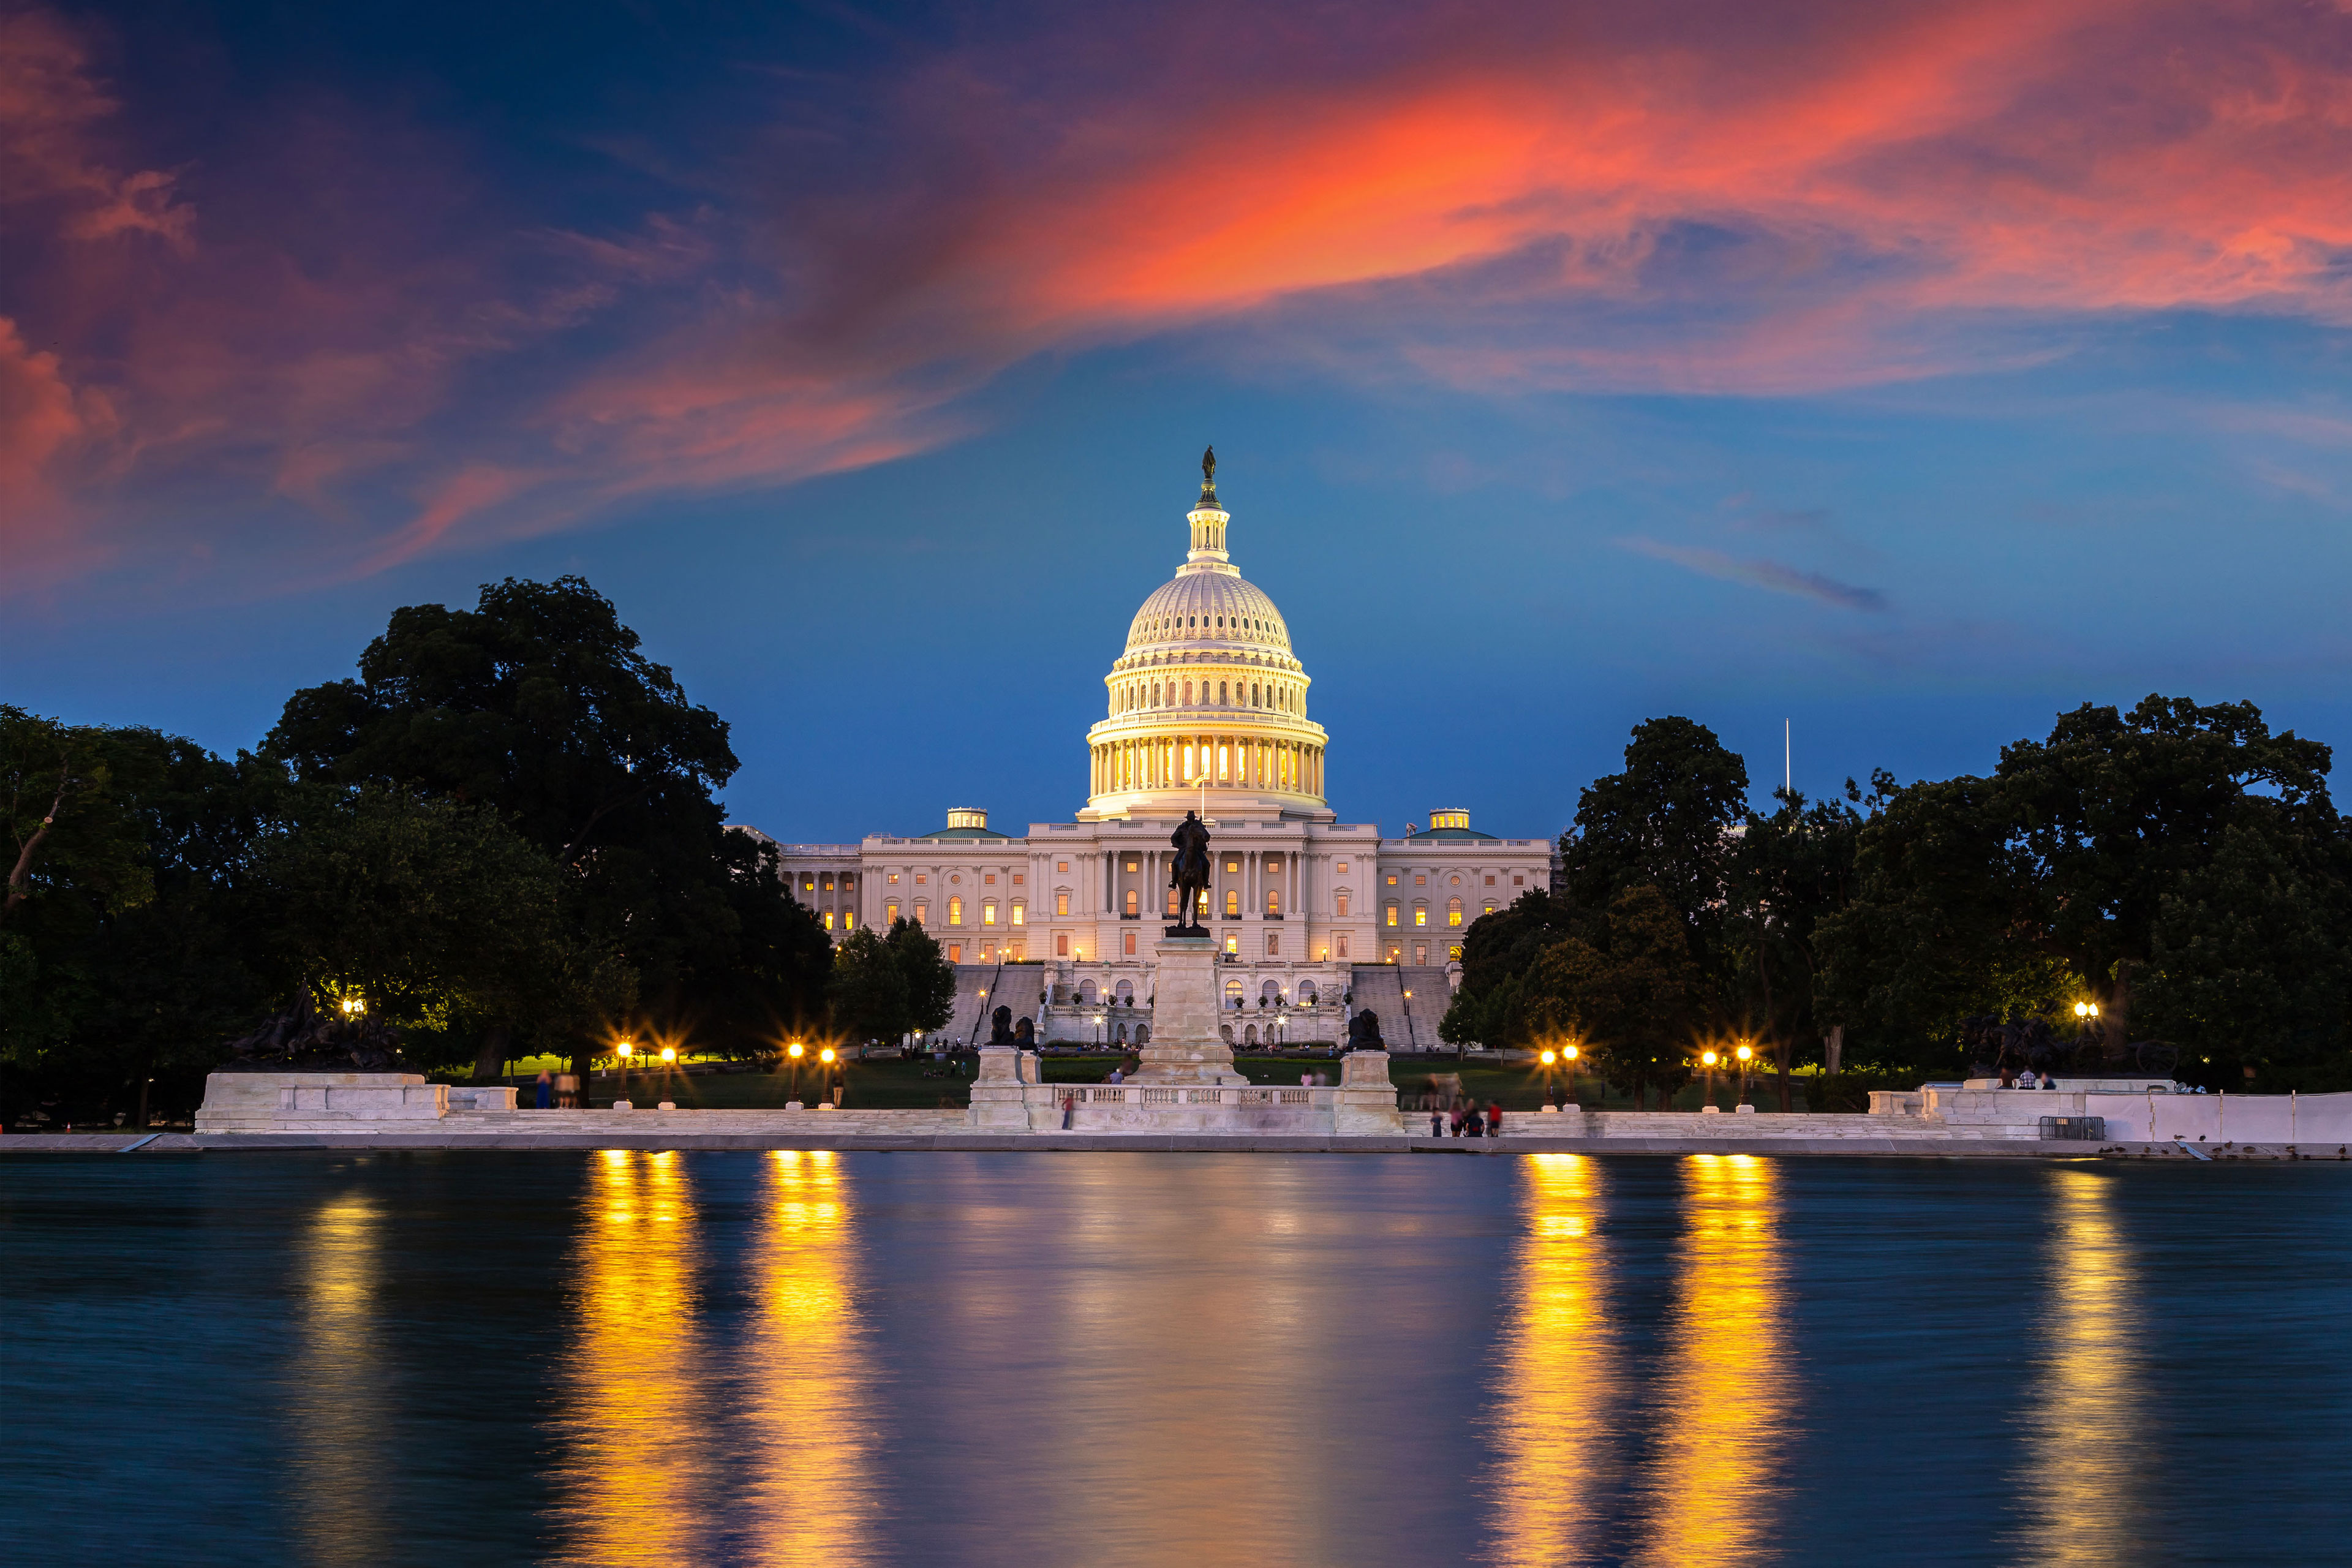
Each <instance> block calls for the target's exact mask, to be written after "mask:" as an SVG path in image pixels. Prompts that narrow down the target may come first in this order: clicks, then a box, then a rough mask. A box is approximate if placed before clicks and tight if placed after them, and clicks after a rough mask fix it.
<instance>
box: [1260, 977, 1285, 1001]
mask: <svg viewBox="0 0 2352 1568" xmlns="http://www.w3.org/2000/svg"><path fill="white" fill-rule="evenodd" d="M1257 994H1258V1000H1260V1001H1262V1002H1279V1001H1281V1000H1282V982H1281V981H1279V980H1269V981H1267V982H1266V983H1265V984H1263V985H1261V986H1259V987H1258V988H1257Z"/></svg>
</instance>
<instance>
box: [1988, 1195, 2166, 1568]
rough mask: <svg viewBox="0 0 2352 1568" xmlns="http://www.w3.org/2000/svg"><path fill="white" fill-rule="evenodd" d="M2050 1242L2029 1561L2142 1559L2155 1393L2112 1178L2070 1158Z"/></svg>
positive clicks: (2024, 1478)
mask: <svg viewBox="0 0 2352 1568" xmlns="http://www.w3.org/2000/svg"><path fill="white" fill-rule="evenodd" d="M2049 1179H2050V1185H2051V1187H2052V1189H2053V1190H2052V1193H2051V1197H2050V1206H2049V1210H2048V1213H2047V1215H2046V1216H2045V1217H2046V1219H2047V1221H2048V1228H2047V1233H2046V1237H2045V1239H2044V1241H2043V1243H2042V1247H2043V1251H2044V1254H2045V1258H2046V1268H2047V1270H2048V1279H2049V1298H2048V1299H2049V1303H2050V1306H2049V1310H2047V1311H2046V1312H2044V1313H2042V1315H2041V1317H2040V1320H2039V1321H2038V1323H2037V1324H2036V1325H2035V1326H2034V1328H2033V1330H2032V1332H2033V1333H2034V1335H2035V1336H2036V1337H2037V1338H2039V1339H2041V1340H2042V1351H2043V1352H2044V1353H2043V1355H2042V1365H2041V1367H2040V1372H2041V1376H2040V1378H2039V1379H2038V1380H2037V1382H2036V1384H2035V1386H2034V1397H2033V1400H2032V1405H2031V1407H2030V1409H2029V1412H2028V1414H2027V1415H2026V1418H2025V1432H2026V1441H2025V1453H2024V1461H2025V1462H2024V1463H2023V1464H2022V1465H2021V1466H2020V1467H2019V1468H2018V1469H2017V1470H2016V1471H2015V1472H2014V1475H2013V1478H2012V1479H2013V1480H2014V1482H2015V1485H2016V1488H2017V1493H2018V1496H2019V1499H2020V1501H2021V1509H2022V1511H2023V1512H2024V1513H2025V1515H2026V1520H2025V1525H2024V1528H2023V1530H2022V1531H2021V1532H2020V1539H2019V1546H2020V1548H2021V1557H2020V1559H2019V1561H2021V1562H2023V1563H2054V1564H2082V1565H2084V1568H2104V1565H2106V1564H2114V1563H2137V1562H2140V1561H2143V1560H2144V1558H2143V1553H2144V1552H2145V1548H2146V1543H2147V1535H2148V1531H2147V1524H2146V1521H2145V1519H2144V1517H2143V1515H2144V1513H2145V1509H2144V1506H2143V1501H2142V1498H2141V1487H2142V1486H2143V1484H2144V1483H2145V1479H2146V1478H2147V1475H2148V1473H2149V1472H2148V1458H2147V1428H2146V1422H2147V1409H2146V1405H2147V1397H2146V1394H2145V1391H2144V1390H2143V1389H2142V1388H2141V1386H2140V1372H2139V1365H2138V1361H2139V1339H2140V1335H2141V1334H2142V1333H2143V1332H2145V1331H2147V1330H2148V1329H2149V1327H2150V1326H2151V1325H2148V1324H2147V1323H2144V1322H2140V1321H2136V1320H2135V1317H2134V1303H2135V1301H2136V1300H2137V1297H2138V1294H2139V1291H2138V1281H2137V1279H2135V1278H2134V1271H2133V1267H2132V1256H2131V1249H2130V1247H2128V1246H2126V1243H2125V1241H2124V1238H2123V1236H2122V1234H2121V1226H2120V1225H2119V1223H2118V1220H2117V1216H2116V1212H2115V1207H2114V1203H2113V1186H2114V1178H2113V1177H2112V1176H2110V1175H2107V1174H2105V1173H2100V1172H2095V1171H2090V1170H2085V1169H2083V1168H2080V1167H2075V1166H2068V1167H2062V1168H2060V1169H2057V1170H2053V1171H2052V1172H2050V1173H2049Z"/></svg>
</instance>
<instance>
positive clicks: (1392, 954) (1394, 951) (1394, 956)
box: [1387, 942, 1404, 963]
mask: <svg viewBox="0 0 2352 1568" xmlns="http://www.w3.org/2000/svg"><path fill="white" fill-rule="evenodd" d="M1403 956H1404V949H1402V948H1401V947H1399V946H1398V945H1397V944H1396V943H1394V942H1391V943H1389V956H1388V959H1387V962H1388V963H1395V962H1396V961H1397V960H1399V959H1401V958H1402V957H1403Z"/></svg>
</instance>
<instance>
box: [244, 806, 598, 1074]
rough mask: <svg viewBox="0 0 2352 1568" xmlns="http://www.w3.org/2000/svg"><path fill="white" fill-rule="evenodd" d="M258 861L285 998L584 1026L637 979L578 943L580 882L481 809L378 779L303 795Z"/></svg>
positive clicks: (447, 1016) (426, 1025) (402, 1018)
mask: <svg viewBox="0 0 2352 1568" xmlns="http://www.w3.org/2000/svg"><path fill="white" fill-rule="evenodd" d="M286 805H288V806H289V807H290V808H291V809H290V810H289V812H288V813H287V815H286V816H284V817H282V818H281V819H280V820H278V822H276V823H274V824H273V825H272V828H273V830H272V831H271V832H270V833H269V834H268V836H267V837H265V838H264V839H263V840H262V841H261V843H260V844H259V846H258V847H257V853H256V856H255V864H254V881H255V889H254V890H255V894H256V896H257V898H258V899H259V900H260V901H261V903H262V905H263V907H264V909H265V910H267V913H266V916H265V920H266V923H267V928H268V934H269V947H270V949H271V951H272V952H273V953H274V955H275V957H276V959H277V961H278V963H279V964H280V965H282V966H285V969H286V970H287V971H290V973H281V974H280V975H279V979H280V980H281V982H282V983H284V984H286V986H287V988H288V989H289V990H290V991H298V992H299V989H301V988H305V987H307V988H309V989H310V990H311V991H312V992H313V994H317V995H319V996H320V997H322V998H325V999H338V998H349V997H359V998H362V999H363V1000H364V1003H365V1005H367V1006H368V1007H369V1008H370V1009H371V1010H372V1011H373V1012H375V1013H376V1014H378V1015H379V1016H384V1017H386V1018H388V1019H389V1020H390V1021H391V1022H394V1023H396V1024H401V1025H404V1026H408V1027H410V1028H422V1029H426V1030H436V1031H446V1030H447V1029H449V1028H450V1027H451V1026H453V1025H457V1024H462V1023H464V1022H466V1021H468V1020H473V1021H478V1022H480V1023H482V1024H486V1025H489V1026H496V1027H499V1028H500V1029H502V1030H503V1031H506V1032H507V1033H508V1034H509V1036H510V1035H511V1033H512V1032H513V1031H516V1030H534V1029H546V1030H550V1031H552V1032H556V1033H558V1034H572V1033H576V1032H580V1031H583V1030H585V1029H587V1028H588V1027H590V1026H593V1024H594V1023H595V1021H596V1020H597V1019H598V1018H600V1017H608V1016H613V1015H614V1014H615V1013H617V1012H619V1011H621V1010H622V1009H624V1008H625V1007H626V1006H627V1005H628V1003H629V1001H630V999H631V998H630V989H631V983H632V981H633V979H634V976H633V975H632V974H631V973H630V972H629V971H628V969H627V967H626V966H625V964H624V963H621V962H620V960H619V958H618V955H617V954H615V953H614V952H611V951H610V950H608V949H605V948H603V947H601V946H599V945H598V944H597V943H595V942H593V941H591V940H588V939H586V938H584V937H583V936H582V934H581V933H580V932H579V931H578V930H577V928H576V925H575V924H574V922H572V921H570V920H569V919H568V918H567V912H566V910H565V908H564V906H565V903H566V901H567V899H568V898H569V897H570V896H571V888H570V886H569V884H570V880H571V879H569V878H568V877H567V876H566V874H565V873H564V872H563V871H562V868H559V867H558V866H557V865H556V864H555V862H554V861H552V860H551V859H549V858H547V857H546V856H545V855H543V854H541V853H540V852H539V851H538V850H537V849H536V848H535V847H532V846H531V845H530V844H529V843H526V842H525V841H524V840H523V838H522V837H520V835H519V834H517V833H515V832H514V831H513V830H512V829H510V828H509V827H508V826H506V825H505V824H504V823H502V822H501V821H499V817H498V815H497V814H496V813H495V812H493V811H491V810H489V809H488V808H486V807H483V806H478V805H464V804H462V803H460V802H457V801H455V800H450V799H446V798H441V799H436V798H432V797H428V796H420V795H410V794H408V793H407V792H405V791H403V790H398V789H394V788H391V787H389V786H386V785H383V784H364V785H362V786H360V787H359V788H357V789H352V790H345V789H341V788H338V787H335V786H331V785H313V786H310V787H307V788H303V789H299V790H296V791H293V792H290V794H289V796H288V799H287V802H286Z"/></svg>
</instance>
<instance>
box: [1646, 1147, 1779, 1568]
mask: <svg viewBox="0 0 2352 1568" xmlns="http://www.w3.org/2000/svg"><path fill="white" fill-rule="evenodd" d="M1779 1171H1780V1166H1779V1164H1778V1163H1776V1162H1774V1161H1770V1160H1763V1159H1759V1158H1756V1157H1755V1156H1753V1155H1748V1154H1696V1155H1693V1156H1691V1157H1690V1158H1689V1159H1688V1160H1687V1161H1685V1163H1684V1165H1683V1173H1684V1194H1683V1213H1684V1216H1685V1225H1686V1226H1687V1229H1686V1232H1685V1238H1684V1242H1683V1248H1682V1258H1681V1261H1680V1269H1679V1273H1678V1276H1677V1279H1676V1282H1675V1302H1674V1307H1673V1309H1672V1311H1671V1313H1670V1315H1669V1318H1668V1321H1667V1325H1666V1343H1667V1346H1668V1351H1667V1359H1666V1363H1665V1367H1664V1399H1663V1401H1662V1404H1661V1406H1660V1410H1659V1420H1660V1426H1661V1430H1660V1431H1659V1432H1658V1433H1657V1436H1656V1447H1655V1457H1654V1459H1653V1462H1652V1465H1651V1468H1650V1470H1649V1473H1648V1474H1647V1475H1646V1476H1645V1477H1644V1478H1643V1488H1642V1490H1643V1494H1644V1498H1645V1500H1646V1503H1647V1508H1646V1510H1645V1513H1646V1518H1645V1520H1644V1521H1643V1527H1642V1528H1641V1531H1640V1538H1641V1539H1640V1544H1639V1547H1638V1549H1637V1550H1636V1551H1635V1552H1633V1554H1632V1556H1631V1557H1630V1559H1629V1561H1632V1562H1635V1563H1668V1564H1675V1565H1678V1568H1696V1565H1708V1568H1715V1565H1721V1568H1731V1565H1733V1564H1738V1563H1757V1562H1762V1561H1764V1560H1765V1559H1766V1557H1767V1556H1768V1554H1769V1552H1772V1551H1774V1550H1776V1549H1777V1546H1778V1542H1776V1541H1775V1539H1774V1536H1773V1531H1772V1515H1773V1512H1774V1504H1775V1502H1776V1500H1777V1499H1778V1496H1779V1492H1780V1468H1781V1465H1782V1462H1783V1461H1782V1458H1781V1455H1782V1452H1783V1449H1784V1447H1785V1441H1784V1439H1785V1436H1786V1434H1785V1433H1784V1431H1783V1427H1784V1426H1786V1424H1787V1423H1788V1421H1789V1419H1790V1387H1791V1385H1792V1384H1793V1382H1794V1372H1793V1370H1792V1368H1791V1367H1790V1365H1789V1364H1788V1358H1789V1344H1788V1336H1787V1331H1786V1324H1785V1322H1784V1318H1785V1314H1786V1310H1787V1309H1786V1305H1785V1300H1784V1297H1785V1290H1784V1288H1783V1281H1782V1269H1783V1267H1784V1265H1783V1256H1782V1246H1781V1238H1780V1236H1779V1234H1778V1224H1777V1221H1778V1218H1779V1215H1778V1205H1777V1203H1776V1201H1775V1192H1774V1187H1775V1183H1776V1181H1777V1178H1778V1174H1779Z"/></svg>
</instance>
